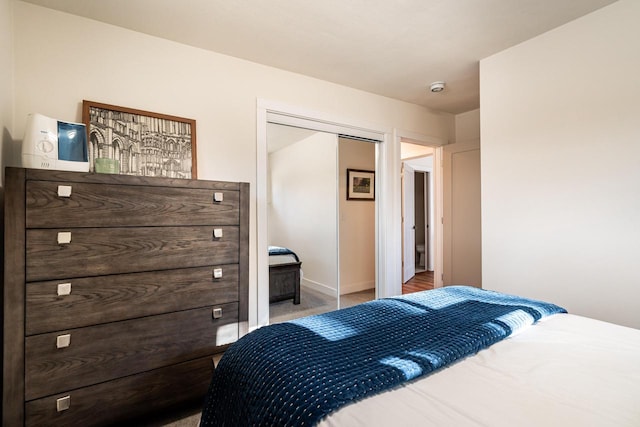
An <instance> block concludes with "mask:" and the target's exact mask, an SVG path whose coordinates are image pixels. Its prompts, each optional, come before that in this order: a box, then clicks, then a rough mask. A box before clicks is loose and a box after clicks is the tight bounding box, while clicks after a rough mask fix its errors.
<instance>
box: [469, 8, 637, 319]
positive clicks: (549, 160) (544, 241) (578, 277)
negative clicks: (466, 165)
mask: <svg viewBox="0 0 640 427" xmlns="http://www.w3.org/2000/svg"><path fill="white" fill-rule="evenodd" d="M638 22H640V2H638V1H637V0H620V1H618V2H616V3H613V4H612V5H610V6H607V7H605V8H603V9H600V10H598V11H596V12H594V13H592V14H590V15H587V16H585V17H583V18H580V19H578V20H575V21H573V22H571V23H569V24H566V25H564V26H562V27H559V28H557V29H555V30H553V31H550V32H548V33H546V34H543V35H541V36H539V37H537V38H534V39H532V40H529V41H527V42H524V43H522V44H520V45H518V46H515V47H513V48H511V49H508V50H506V51H504V52H501V53H499V54H496V55H494V56H492V57H489V58H487V59H484V60H483V61H481V64H480V76H481V78H480V92H481V94H482V97H481V102H480V109H481V111H482V114H481V128H482V201H483V204H482V235H483V252H482V255H483V263H482V269H483V286H484V287H485V288H488V289H494V290H498V291H505V292H510V293H515V294H521V295H525V296H530V297H535V298H540V299H545V300H550V301H553V302H556V303H558V304H560V305H562V306H564V307H566V308H567V309H568V310H569V311H570V312H572V313H575V314H579V315H586V316H591V317H595V318H597V319H602V320H606V321H611V322H615V323H620V324H623V325H628V326H632V327H636V328H640V286H639V284H640V269H639V268H638V254H640V196H639V195H640V167H638V164H639V159H640V120H638V117H640V102H638V100H639V99H640V83H639V82H640V80H639V79H638V76H640V55H639V54H638V52H639V51H640V45H639V44H638V40H640V26H639V25H638Z"/></svg>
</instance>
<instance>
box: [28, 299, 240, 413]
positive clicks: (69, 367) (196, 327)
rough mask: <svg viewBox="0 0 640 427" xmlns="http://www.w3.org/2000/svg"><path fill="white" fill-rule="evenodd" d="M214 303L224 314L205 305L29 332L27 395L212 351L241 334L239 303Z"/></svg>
mask: <svg viewBox="0 0 640 427" xmlns="http://www.w3.org/2000/svg"><path fill="white" fill-rule="evenodd" d="M214 308H221V309H222V317H221V318H218V319H214V318H213V315H212V311H213V310H212V307H206V308H198V309H193V310H186V311H179V312H175V313H169V314H163V315H159V316H151V317H144V318H139V319H133V320H125V321H122V322H115V323H108V324H104V325H98V326H90V327H86V328H80V329H72V330H65V331H60V332H56V333H47V334H42V335H34V336H31V337H27V338H26V340H25V371H26V375H25V395H26V400H33V399H37V398H40V397H44V396H47V395H49V394H53V393H60V392H61V391H64V390H72V389H75V388H79V387H83V386H87V385H93V384H97V383H100V382H103V381H108V380H111V379H115V378H120V377H123V376H127V375H131V374H134V373H136V372H142V371H148V370H151V369H156V368H160V367H163V366H168V365H170V364H175V363H179V362H184V361H186V360H190V359H194V358H198V357H203V356H205V355H208V354H213V353H215V352H216V351H219V350H220V346H222V345H225V344H229V343H231V342H233V341H235V340H237V338H238V304H237V303H230V304H223V305H220V306H215V307H214ZM64 334H69V335H70V344H69V346H68V347H64V348H56V339H57V337H58V336H61V335H64Z"/></svg>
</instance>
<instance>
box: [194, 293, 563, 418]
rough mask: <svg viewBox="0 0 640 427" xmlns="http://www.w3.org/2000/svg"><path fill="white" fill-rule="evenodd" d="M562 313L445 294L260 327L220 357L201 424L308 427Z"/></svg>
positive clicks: (502, 298)
mask: <svg viewBox="0 0 640 427" xmlns="http://www.w3.org/2000/svg"><path fill="white" fill-rule="evenodd" d="M564 312H566V311H565V310H564V309H563V308H561V307H558V306H556V305H554V304H549V303H545V302H541V301H534V300H530V299H525V298H519V297H515V296H510V295H505V294H500V293H497V292H492V291H486V290H481V289H476V288H470V287H465V286H452V287H445V288H441V289H436V290H433V291H425V292H419V293H415V294H409V295H406V296H403V297H395V298H385V299H380V300H376V301H371V302H367V303H364V304H360V305H357V306H354V307H350V308H345V309H342V310H337V311H333V312H329V313H325V314H320V315H316V316H310V317H305V318H301V319H297V320H293V321H289V322H286V323H280V324H274V325H271V326H265V327H262V328H260V329H257V330H255V331H253V332H251V333H249V334H248V335H245V336H244V337H242V338H241V339H240V340H238V341H237V342H236V343H235V344H233V345H232V346H231V347H230V348H229V349H228V350H227V351H226V352H225V354H224V356H223V357H222V359H221V360H220V363H219V364H218V366H217V368H216V370H215V372H214V374H213V379H212V382H211V385H210V387H209V392H208V394H207V397H206V400H205V405H204V408H203V412H202V418H201V423H200V425H201V426H216V427H221V426H229V427H236V426H306V425H315V424H316V423H318V422H319V421H320V420H321V419H322V418H323V417H324V416H326V415H327V414H329V413H330V412H331V411H333V410H336V409H338V408H340V407H341V406H343V405H346V404H348V403H351V402H353V401H356V400H359V399H362V398H364V397H366V396H370V395H373V394H376V393H380V392H382V391H385V390H388V389H391V388H393V387H395V386H398V385H400V384H402V383H404V382H406V381H409V380H412V379H414V378H418V377H422V376H424V375H427V374H429V373H431V372H433V371H435V370H437V369H440V368H442V367H444V366H446V365H447V364H450V363H452V362H455V361H457V360H459V359H462V358H464V357H466V356H469V355H472V354H475V353H477V352H478V351H479V350H481V349H483V348H486V347H488V346H490V345H492V344H494V343H496V342H498V341H500V340H502V339H504V338H506V337H508V336H509V335H511V334H513V333H515V332H517V331H519V330H521V329H523V328H526V327H528V326H530V325H532V324H533V323H535V322H536V321H537V320H539V319H541V318H543V317H545V316H548V315H551V314H555V313H564Z"/></svg>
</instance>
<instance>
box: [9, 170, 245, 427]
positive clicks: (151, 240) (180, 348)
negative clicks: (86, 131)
mask: <svg viewBox="0 0 640 427" xmlns="http://www.w3.org/2000/svg"><path fill="white" fill-rule="evenodd" d="M4 192H5V195H4V197H5V200H4V216H5V220H4V227H5V231H4V233H5V236H4V237H5V243H4V288H3V302H2V306H3V316H4V328H3V350H4V351H3V362H4V363H3V374H2V378H3V380H2V381H3V396H2V400H3V403H2V407H3V415H2V417H3V425H4V426H20V425H27V426H46V425H52V426H93V425H109V424H113V423H121V422H123V421H125V420H130V419H132V418H134V417H141V416H142V417H144V416H145V414H147V413H154V412H157V411H158V410H160V409H164V408H167V407H170V406H172V405H178V404H181V403H184V402H186V401H198V400H201V399H202V397H203V396H204V394H205V393H206V390H207V387H208V385H209V381H210V379H211V374H212V372H213V369H214V365H213V359H214V358H215V357H216V356H218V355H219V354H220V353H221V352H223V351H224V350H225V349H226V347H227V346H228V344H230V343H232V342H234V341H235V340H237V339H238V336H239V334H240V333H241V332H240V329H239V328H240V327H241V325H242V324H243V323H244V326H245V327H246V322H247V318H248V281H249V279H248V258H249V249H248V245H249V184H247V183H237V182H219V181H203V180H186V179H168V178H149V177H134V176H125V175H106V174H89V173H77V172H62V171H47V170H34V169H20V168H6V171H5V184H4Z"/></svg>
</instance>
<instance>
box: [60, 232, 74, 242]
mask: <svg viewBox="0 0 640 427" xmlns="http://www.w3.org/2000/svg"><path fill="white" fill-rule="evenodd" d="M69 243H71V232H70V231H60V232H59V233H58V244H59V245H67V244H69Z"/></svg>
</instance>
